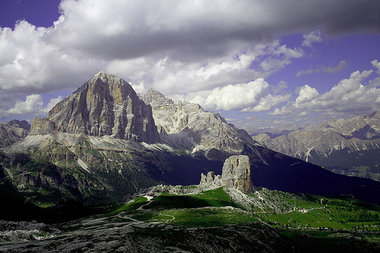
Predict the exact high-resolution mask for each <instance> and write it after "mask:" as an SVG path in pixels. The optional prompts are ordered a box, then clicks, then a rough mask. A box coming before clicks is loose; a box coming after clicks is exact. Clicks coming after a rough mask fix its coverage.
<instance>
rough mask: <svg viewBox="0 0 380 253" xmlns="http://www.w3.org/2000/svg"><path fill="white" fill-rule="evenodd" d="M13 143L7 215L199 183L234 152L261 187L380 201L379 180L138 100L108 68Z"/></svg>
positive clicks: (8, 155)
mask: <svg viewBox="0 0 380 253" xmlns="http://www.w3.org/2000/svg"><path fill="white" fill-rule="evenodd" d="M20 126H21V125H20ZM20 126H18V127H17V126H12V127H16V128H17V129H22V128H21V127H20ZM7 127H8V128H9V126H8V125H7ZM17 131H21V130H17ZM17 131H13V133H17ZM26 131H27V130H26ZM369 131H370V132H371V130H369ZM8 132H9V131H8ZM12 136H13V137H12ZM14 136H17V138H15V137H14ZM7 137H9V140H7V141H6V142H3V144H2V146H3V148H2V149H1V152H0V200H1V201H6V202H3V203H10V204H9V205H8V206H7V208H2V209H1V212H2V213H5V214H2V215H16V214H17V215H25V212H24V211H21V210H25V205H28V206H29V208H30V210H33V211H31V212H30V214H31V213H33V212H34V211H36V212H38V211H41V210H40V209H41V208H42V209H43V210H45V211H46V212H47V213H52V212H53V210H56V208H59V209H65V208H66V210H77V209H75V208H73V207H76V208H81V207H83V206H94V205H103V204H108V203H114V202H119V201H122V200H123V199H125V198H128V196H129V195H131V194H134V193H135V192H137V191H139V190H140V189H142V188H146V187H150V186H152V185H157V184H161V183H165V184H173V185H175V184H182V185H189V184H197V183H198V182H199V180H200V174H201V173H205V174H206V173H207V172H209V171H214V172H215V173H216V174H221V170H222V165H223V162H224V161H225V159H226V158H228V157H229V156H231V155H247V156H248V157H249V160H250V163H251V179H252V182H253V185H254V186H261V187H266V188H269V189H276V190H282V191H289V192H305V193H313V194H321V195H340V194H346V195H347V194H348V195H353V196H355V197H357V198H359V199H361V200H364V201H370V202H376V203H379V202H380V199H379V198H378V196H379V195H380V183H379V182H375V181H372V180H368V179H362V178H354V177H346V176H342V175H337V174H334V173H331V172H329V171H327V170H325V169H322V168H320V167H318V166H316V165H313V164H310V163H307V162H304V161H302V160H299V159H296V158H292V157H289V156H286V155H283V154H281V153H278V152H274V151H272V150H270V149H269V148H266V147H264V146H262V145H260V144H259V143H257V142H256V141H254V140H252V138H251V137H250V136H249V135H248V133H247V132H246V131H244V130H241V129H237V128H236V127H235V126H233V125H232V124H228V123H227V122H226V120H225V119H223V117H221V116H220V115H219V114H214V113H211V112H206V111H204V110H203V109H202V108H201V107H200V106H199V105H197V104H191V103H187V102H179V103H174V102H173V101H172V100H170V99H168V98H166V97H165V96H164V95H162V94H160V93H159V92H157V91H154V90H150V91H149V92H148V93H147V94H145V96H143V97H140V96H138V95H137V94H136V92H135V91H134V90H133V88H132V87H131V86H130V85H129V84H128V83H127V82H126V81H124V80H122V79H120V78H118V77H116V76H114V75H110V74H107V73H104V72H100V73H98V74H96V75H95V76H94V77H92V78H91V79H90V80H89V81H87V82H86V83H85V84H84V85H82V86H81V87H80V88H79V89H77V90H76V91H75V92H74V93H73V94H71V95H70V96H68V97H67V98H65V99H64V100H62V101H61V102H60V103H58V104H57V105H56V106H55V107H54V108H53V109H51V111H50V112H49V117H48V118H44V119H41V118H38V117H36V118H35V119H33V121H32V124H31V129H30V131H29V133H28V135H27V136H25V135H17V134H14V135H11V134H10V135H7V136H4V139H7ZM372 137H373V136H372V135H370V138H372ZM10 206H11V207H12V208H10Z"/></svg>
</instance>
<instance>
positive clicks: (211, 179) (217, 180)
mask: <svg viewBox="0 0 380 253" xmlns="http://www.w3.org/2000/svg"><path fill="white" fill-rule="evenodd" d="M200 185H204V186H208V185H210V186H223V182H222V176H220V175H215V173H214V172H213V171H209V172H208V173H207V175H205V174H203V173H201V182H200Z"/></svg>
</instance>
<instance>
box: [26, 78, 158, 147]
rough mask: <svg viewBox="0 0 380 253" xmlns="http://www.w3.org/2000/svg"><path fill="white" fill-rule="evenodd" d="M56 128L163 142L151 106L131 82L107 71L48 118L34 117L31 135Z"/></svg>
mask: <svg viewBox="0 0 380 253" xmlns="http://www.w3.org/2000/svg"><path fill="white" fill-rule="evenodd" d="M54 130H57V131H59V132H65V133H72V134H85V135H90V136H104V135H110V136H113V137H115V138H119V139H125V140H132V141H139V142H147V143H155V142H158V141H159V136H158V132H157V128H156V125H155V124H154V120H153V117H152V109H151V107H150V106H149V105H146V104H145V103H144V102H143V101H142V100H141V99H140V98H139V97H138V95H137V94H136V92H135V91H134V90H133V88H132V87H131V85H130V84H128V83H127V82H126V81H124V80H122V79H120V78H118V77H116V76H114V75H110V74H107V73H105V72H99V73H98V74H96V75H95V76H94V77H93V78H91V79H90V80H89V81H87V82H86V83H85V84H84V85H83V86H81V87H80V88H79V89H77V90H76V91H75V92H74V93H73V94H71V95H70V96H69V97H67V98H66V99H64V100H63V101H61V102H60V103H58V104H57V105H56V106H54V107H53V109H51V110H50V112H49V118H48V119H47V120H46V119H38V118H37V119H35V120H33V123H32V129H31V134H46V133H49V132H52V131H54Z"/></svg>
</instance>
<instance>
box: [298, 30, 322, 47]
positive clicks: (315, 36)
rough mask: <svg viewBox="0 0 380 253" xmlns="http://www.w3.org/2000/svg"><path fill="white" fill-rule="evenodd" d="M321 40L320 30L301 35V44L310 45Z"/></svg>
mask: <svg viewBox="0 0 380 253" xmlns="http://www.w3.org/2000/svg"><path fill="white" fill-rule="evenodd" d="M321 41H322V38H321V32H320V31H313V32H310V33H307V34H305V35H303V41H302V46H305V47H311V45H312V44H313V43H316V42H321Z"/></svg>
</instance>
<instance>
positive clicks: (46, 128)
mask: <svg viewBox="0 0 380 253" xmlns="http://www.w3.org/2000/svg"><path fill="white" fill-rule="evenodd" d="M54 129H55V124H54V122H52V121H50V120H49V119H46V118H45V119H42V118H39V117H34V119H33V120H32V126H31V128H30V132H29V134H31V135H36V134H49V133H51V132H52V131H54Z"/></svg>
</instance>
